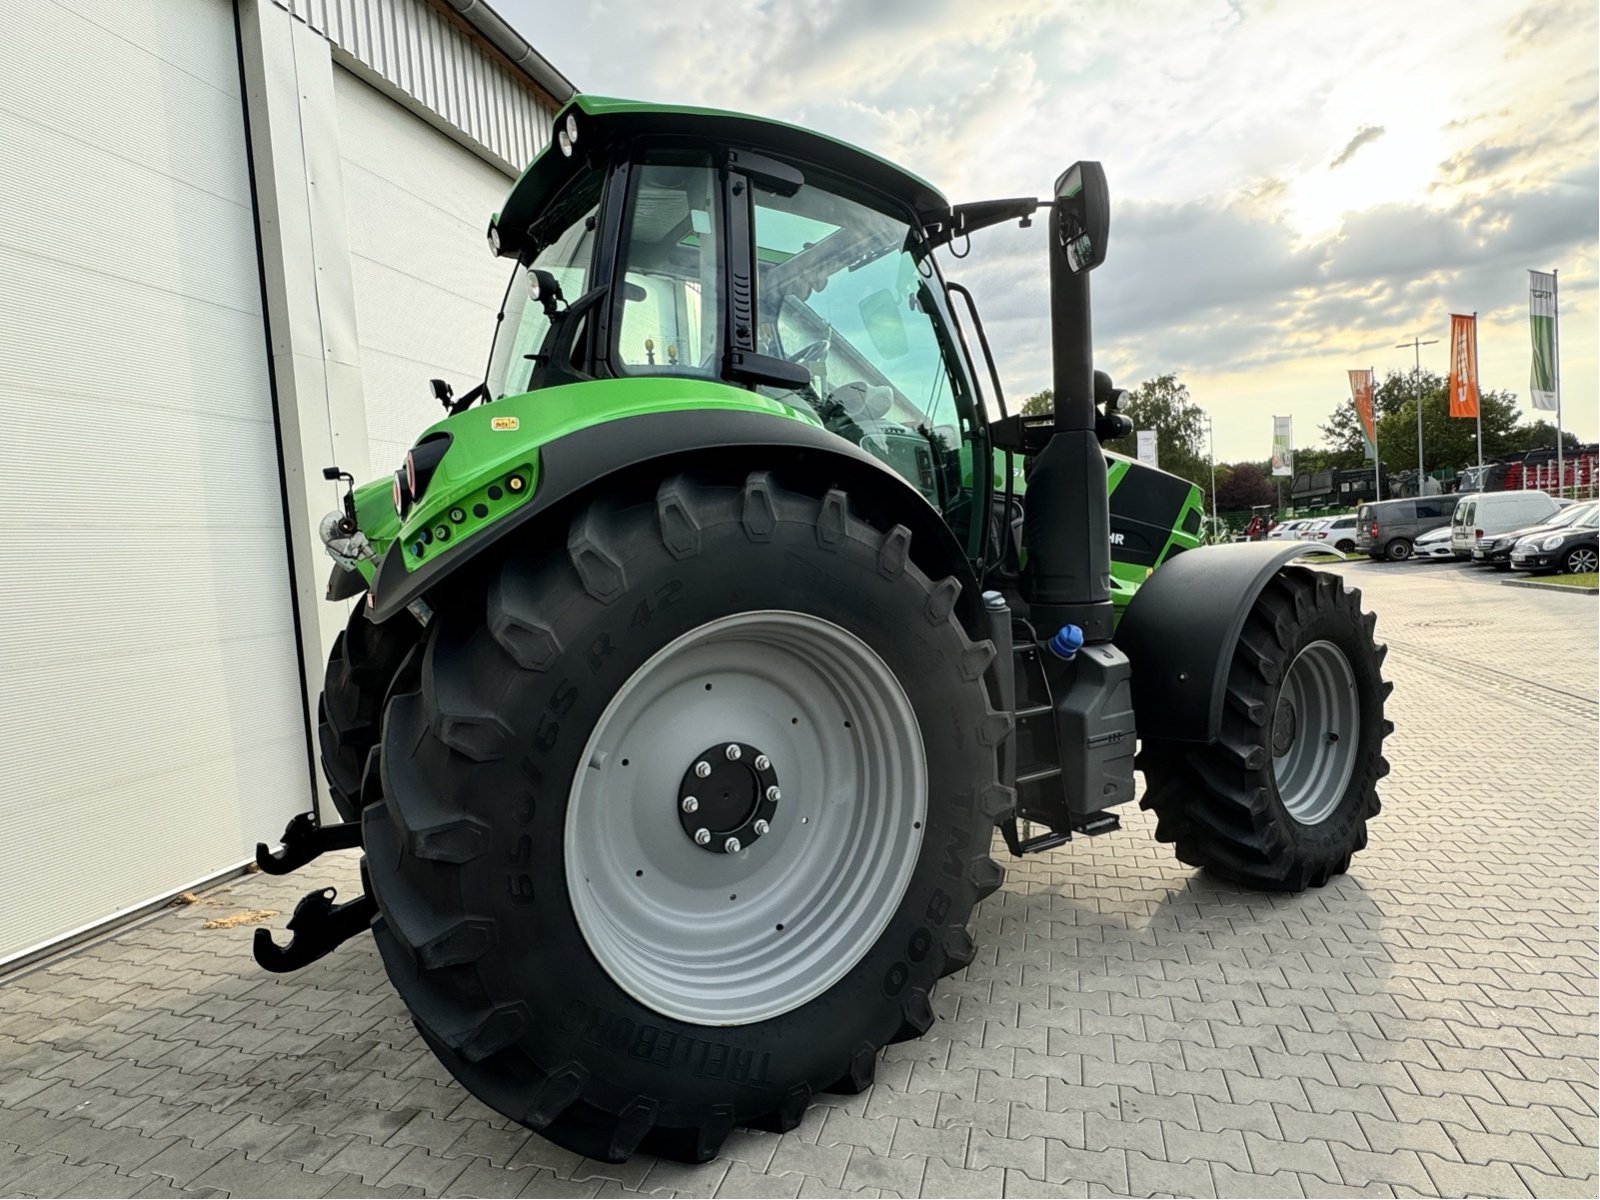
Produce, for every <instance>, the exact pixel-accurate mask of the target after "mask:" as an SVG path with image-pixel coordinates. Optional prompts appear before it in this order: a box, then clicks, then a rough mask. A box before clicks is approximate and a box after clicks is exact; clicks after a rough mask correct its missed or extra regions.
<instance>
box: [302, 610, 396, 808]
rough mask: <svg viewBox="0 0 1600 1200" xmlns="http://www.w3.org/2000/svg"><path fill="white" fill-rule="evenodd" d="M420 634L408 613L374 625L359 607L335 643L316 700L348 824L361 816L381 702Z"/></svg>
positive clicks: (333, 784)
mask: <svg viewBox="0 0 1600 1200" xmlns="http://www.w3.org/2000/svg"><path fill="white" fill-rule="evenodd" d="M421 635H422V627H421V626H420V625H418V624H417V622H416V621H415V620H413V619H412V617H411V616H410V614H409V613H402V614H401V615H400V616H398V617H396V618H395V619H394V620H392V621H389V622H387V623H386V624H383V625H375V624H373V623H372V622H371V621H369V620H368V619H367V611H366V605H365V603H360V604H357V605H356V607H355V609H354V610H353V611H352V612H351V614H350V620H349V621H348V622H347V623H346V625H345V628H344V631H343V632H342V633H340V634H339V636H338V637H336V638H334V640H333V649H332V650H331V651H330V652H329V654H328V666H327V670H326V671H325V672H324V674H323V679H322V695H321V696H319V697H318V698H317V743H318V747H319V748H320V750H321V758H322V773H323V775H324V776H325V777H326V778H327V781H328V792H329V794H330V795H331V796H332V797H333V804H334V807H335V808H337V809H338V810H339V815H340V817H342V818H343V819H344V820H346V821H354V820H357V819H358V818H359V817H360V816H361V785H362V778H363V774H364V772H365V770H366V766H367V756H368V755H369V754H370V753H371V752H372V750H373V748H374V747H375V746H376V745H377V744H378V734H379V728H380V725H381V723H382V719H383V703H384V700H385V699H386V698H387V696H388V694H389V686H390V684H391V683H392V682H393V681H394V678H395V675H396V674H397V673H398V671H399V670H400V664H401V663H403V662H404V661H405V659H406V655H408V654H410V653H411V651H412V650H413V649H414V648H415V647H416V644H417V639H418V638H419V637H420V636H421Z"/></svg>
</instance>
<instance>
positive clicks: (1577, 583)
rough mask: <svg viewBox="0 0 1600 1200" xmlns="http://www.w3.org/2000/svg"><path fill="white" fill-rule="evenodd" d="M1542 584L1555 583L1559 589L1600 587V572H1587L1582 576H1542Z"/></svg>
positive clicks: (1540, 577)
mask: <svg viewBox="0 0 1600 1200" xmlns="http://www.w3.org/2000/svg"><path fill="white" fill-rule="evenodd" d="M1537 578H1538V580H1539V582H1540V583H1553V584H1556V585H1557V586H1558V587H1575V588H1586V587H1591V588H1592V587H1600V571H1585V572H1584V573H1583V574H1581V575H1540V576H1537Z"/></svg>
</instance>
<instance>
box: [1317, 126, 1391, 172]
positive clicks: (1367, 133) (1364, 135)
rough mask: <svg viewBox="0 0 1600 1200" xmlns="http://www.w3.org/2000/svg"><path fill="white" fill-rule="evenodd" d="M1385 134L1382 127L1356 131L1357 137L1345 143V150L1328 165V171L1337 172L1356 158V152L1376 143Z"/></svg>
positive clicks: (1366, 127) (1369, 127)
mask: <svg viewBox="0 0 1600 1200" xmlns="http://www.w3.org/2000/svg"><path fill="white" fill-rule="evenodd" d="M1383 134H1384V128H1383V126H1382V125H1363V126H1362V127H1361V128H1360V129H1358V130H1356V133H1355V136H1354V137H1353V138H1351V139H1350V140H1349V141H1348V142H1346V143H1345V145H1344V149H1343V150H1341V151H1339V153H1338V154H1337V155H1336V156H1335V157H1334V160H1333V161H1332V162H1331V163H1329V164H1328V170H1330V171H1336V170H1338V169H1339V168H1340V167H1342V166H1344V164H1345V163H1347V162H1349V161H1350V160H1351V158H1353V157H1354V156H1355V152H1356V151H1357V150H1359V149H1361V147H1363V146H1365V145H1366V144H1367V143H1369V142H1375V141H1377V140H1378V139H1379V138H1381V137H1382V136H1383Z"/></svg>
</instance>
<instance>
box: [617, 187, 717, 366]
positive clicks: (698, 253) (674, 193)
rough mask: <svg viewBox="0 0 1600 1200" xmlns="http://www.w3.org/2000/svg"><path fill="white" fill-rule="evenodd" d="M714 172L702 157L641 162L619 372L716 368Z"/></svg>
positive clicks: (629, 238) (626, 265)
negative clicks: (643, 163)
mask: <svg viewBox="0 0 1600 1200" xmlns="http://www.w3.org/2000/svg"><path fill="white" fill-rule="evenodd" d="M717 190H718V189H717V174H716V172H715V171H714V170H713V169H712V167H711V164H710V163H709V162H708V161H706V160H705V159H703V158H683V159H681V160H678V161H673V160H666V161H653V162H650V163H647V164H645V165H644V166H643V167H641V168H639V171H638V177H637V180H636V182H635V183H634V186H633V196H632V201H631V203H630V205H629V211H628V227H627V234H626V239H625V243H624V251H623V272H622V289H621V296H620V298H619V301H618V303H619V304H620V307H621V316H620V319H619V320H618V321H617V341H616V349H615V361H616V363H617V367H618V370H619V371H620V372H621V373H622V374H625V375H632V374H646V375H695V376H700V377H703V378H715V377H716V376H717V375H718V374H719V373H720V371H721V367H722V363H721V355H720V353H719V349H718V346H719V336H718V333H719V331H718V321H717V314H718V312H719V311H720V309H719V305H718V299H717V289H718V286H719V283H718V264H717V235H716V230H717V209H716V199H717Z"/></svg>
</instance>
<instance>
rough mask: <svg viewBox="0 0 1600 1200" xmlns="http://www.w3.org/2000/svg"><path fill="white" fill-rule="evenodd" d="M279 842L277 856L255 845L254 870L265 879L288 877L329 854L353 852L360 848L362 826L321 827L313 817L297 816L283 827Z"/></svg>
mask: <svg viewBox="0 0 1600 1200" xmlns="http://www.w3.org/2000/svg"><path fill="white" fill-rule="evenodd" d="M282 841H283V849H282V850H280V851H278V852H276V853H274V852H273V851H272V850H270V849H268V848H267V844H266V843H265V842H257V843H256V866H258V867H260V868H261V869H262V870H263V871H265V872H266V873H267V874H268V875H287V874H288V873H289V872H290V871H294V870H298V869H299V868H300V867H303V866H305V865H306V864H307V863H308V862H310V861H311V860H312V859H313V858H316V857H317V856H318V855H321V854H325V853H326V852H327V851H329V850H352V849H354V848H355V847H357V846H359V845H361V823H360V822H359V821H346V822H344V823H343V824H338V825H324V824H322V823H321V822H320V821H318V820H317V814H316V813H308V812H303V813H298V814H296V815H295V816H294V817H292V818H290V820H289V824H288V825H286V826H284V830H283V839H282Z"/></svg>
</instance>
